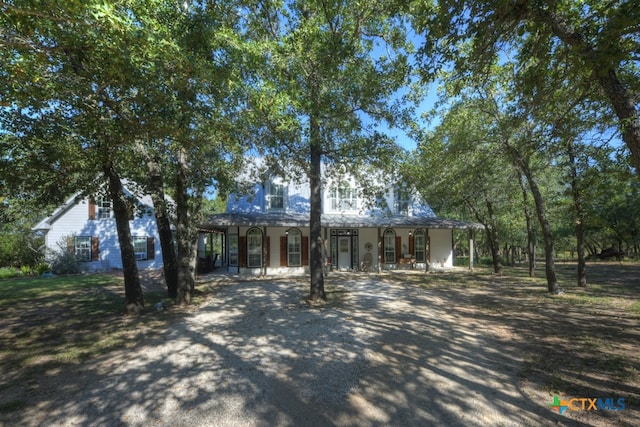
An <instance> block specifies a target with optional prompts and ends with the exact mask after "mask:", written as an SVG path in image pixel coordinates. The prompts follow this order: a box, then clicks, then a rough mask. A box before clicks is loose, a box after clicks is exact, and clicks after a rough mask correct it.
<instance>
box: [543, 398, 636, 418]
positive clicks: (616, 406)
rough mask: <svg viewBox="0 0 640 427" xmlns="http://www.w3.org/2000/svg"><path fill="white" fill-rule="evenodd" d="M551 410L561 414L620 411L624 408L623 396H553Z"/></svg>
mask: <svg viewBox="0 0 640 427" xmlns="http://www.w3.org/2000/svg"><path fill="white" fill-rule="evenodd" d="M549 408H551V410H552V411H556V412H557V413H559V414H562V413H563V412H564V411H566V410H569V411H622V410H624V398H623V397H620V398H618V399H616V398H615V397H573V398H571V399H566V400H564V399H560V396H558V395H555V396H553V403H551V404H549Z"/></svg>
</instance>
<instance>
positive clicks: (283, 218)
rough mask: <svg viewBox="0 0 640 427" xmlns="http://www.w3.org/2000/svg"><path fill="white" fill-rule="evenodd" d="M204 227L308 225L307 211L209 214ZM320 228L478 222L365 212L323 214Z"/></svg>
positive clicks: (460, 226)
mask: <svg viewBox="0 0 640 427" xmlns="http://www.w3.org/2000/svg"><path fill="white" fill-rule="evenodd" d="M208 220H209V221H208V223H207V224H203V225H202V227H203V228H214V227H215V228H220V227H308V226H309V215H308V214H292V213H285V212H282V213H268V214H264V213H223V214H215V215H211V216H209V218H208ZM321 222H322V226H323V227H330V228H431V229H436V228H443V229H480V228H482V225H481V224H476V223H471V222H464V221H458V220H455V219H446V218H437V217H420V216H392V217H373V216H365V215H335V214H333V215H332V214H323V215H322V217H321Z"/></svg>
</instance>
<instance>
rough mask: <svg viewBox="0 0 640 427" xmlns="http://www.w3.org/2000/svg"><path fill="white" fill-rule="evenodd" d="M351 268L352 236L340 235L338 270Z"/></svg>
mask: <svg viewBox="0 0 640 427" xmlns="http://www.w3.org/2000/svg"><path fill="white" fill-rule="evenodd" d="M350 269H351V236H339V237H338V270H350Z"/></svg>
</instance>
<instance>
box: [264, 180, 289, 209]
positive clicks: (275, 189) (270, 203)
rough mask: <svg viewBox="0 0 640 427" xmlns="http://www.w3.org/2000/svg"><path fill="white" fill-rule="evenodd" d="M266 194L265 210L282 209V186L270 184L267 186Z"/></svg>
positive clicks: (283, 196) (283, 191)
mask: <svg viewBox="0 0 640 427" xmlns="http://www.w3.org/2000/svg"><path fill="white" fill-rule="evenodd" d="M267 192H268V196H267V209H279V210H282V209H284V200H285V194H284V193H285V188H284V185H282V184H277V183H274V182H270V183H269V185H268V186H267Z"/></svg>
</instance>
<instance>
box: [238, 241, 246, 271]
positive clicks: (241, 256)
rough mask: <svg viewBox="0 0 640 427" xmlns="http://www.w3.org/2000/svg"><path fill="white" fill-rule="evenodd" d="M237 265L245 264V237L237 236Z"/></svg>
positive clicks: (242, 265) (243, 265)
mask: <svg viewBox="0 0 640 427" xmlns="http://www.w3.org/2000/svg"><path fill="white" fill-rule="evenodd" d="M238 266H240V267H246V266H247V237H246V236H238Z"/></svg>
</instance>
